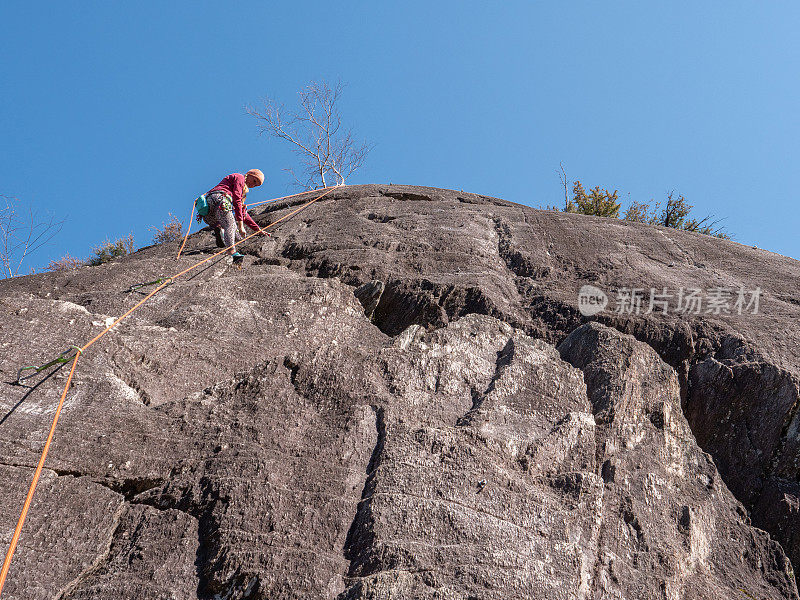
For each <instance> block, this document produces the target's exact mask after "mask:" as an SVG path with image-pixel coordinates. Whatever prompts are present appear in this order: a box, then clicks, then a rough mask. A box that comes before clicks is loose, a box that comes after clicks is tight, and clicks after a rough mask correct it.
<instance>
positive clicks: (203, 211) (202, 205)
mask: <svg viewBox="0 0 800 600" xmlns="http://www.w3.org/2000/svg"><path fill="white" fill-rule="evenodd" d="M194 207H195V209H196V210H197V214H198V215H200V216H201V217H205V216H206V215H207V214H208V200H206V195H205V194H203V195H202V196H200V197H199V198H197V200H195V201H194Z"/></svg>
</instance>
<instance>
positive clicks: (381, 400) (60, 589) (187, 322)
mask: <svg viewBox="0 0 800 600" xmlns="http://www.w3.org/2000/svg"><path fill="white" fill-rule="evenodd" d="M313 197H314V195H313V194H306V195H304V196H298V197H293V198H290V199H288V200H287V201H285V202H281V203H279V204H275V205H267V207H264V208H259V209H255V210H254V211H253V214H254V216H255V218H256V220H257V221H258V222H259V223H261V224H262V225H265V224H267V223H270V222H272V221H274V220H275V219H277V218H279V217H280V216H283V215H285V214H287V212H288V211H289V210H290V209H293V208H295V207H297V206H299V205H300V204H301V203H303V202H304V201H305V200H308V199H310V198H313ZM274 231H275V236H274V238H271V239H268V240H264V241H262V240H261V239H260V238H259V239H258V241H255V242H253V243H250V244H245V245H244V246H243V251H244V252H246V253H247V254H248V256H247V257H246V259H245V269H244V270H243V271H239V270H237V269H235V268H234V267H233V266H231V265H230V264H229V263H228V262H227V261H226V260H225V259H222V258H219V259H214V260H213V261H211V262H210V263H207V264H206V265H204V266H203V267H200V268H199V269H197V272H193V273H192V274H189V275H188V276H185V277H183V278H181V279H179V280H178V281H177V282H176V283H174V284H172V285H170V286H169V287H167V288H166V289H165V290H163V291H162V292H160V293H159V294H158V295H157V296H156V297H154V298H153V299H152V300H151V301H150V302H149V303H147V304H145V305H144V306H143V307H142V308H141V309H140V310H138V311H137V312H135V313H134V314H133V315H132V316H131V317H130V318H129V319H128V320H126V321H125V322H124V323H123V324H122V325H120V326H119V327H118V328H116V329H115V330H113V331H112V333H110V334H109V335H107V336H106V337H105V338H103V340H102V341H100V342H99V343H97V344H96V345H94V346H92V348H90V349H89V350H88V351H87V352H86V353H85V356H84V357H83V358H82V359H81V361H80V362H79V365H78V369H77V372H76V375H75V380H74V385H73V387H72V389H71V390H70V391H69V394H68V396H67V401H66V404H65V408H64V412H63V414H62V417H61V421H60V423H59V429H58V431H57V434H56V438H55V441H54V443H53V446H52V449H51V452H50V455H49V457H48V461H47V465H46V469H45V471H44V474H43V476H42V481H41V483H40V486H39V489H38V491H37V494H36V496H35V499H34V503H33V506H32V508H31V512H30V516H29V518H28V521H27V523H26V525H25V528H24V529H23V534H22V538H21V542H20V546H19V548H18V550H17V554H16V555H15V557H14V562H13V563H12V568H11V572H10V575H9V579H8V582H7V584H6V588H5V589H4V591H3V598H4V600H5V598H9V599H10V598H19V599H23V598H24V599H40V598H41V599H45V598H48V599H49V598H59V599H61V600H68V599H78V598H81V599H89V598H112V599H113V598H120V599H122V598H131V599H142V600H144V599H153V598H164V599H166V598H170V599H180V600H183V599H201V598H202V599H216V598H219V599H223V598H224V599H246V598H251V599H255V598H260V599H267V598H269V599H276V598H298V599H299V598H325V599H337V600H344V599H353V600H355V599H375V600H378V599H390V598H391V599H394V598H430V599H442V600H444V599H448V600H449V599H453V600H455V599H459V600H470V599H484V598H487V599H494V598H496V599H514V598H554V599H561V598H563V599H572V598H582V599H595V598H596V599H599V598H626V599H627V598H643V599H644V598H647V599H650V598H664V599H667V600H673V599H675V600H677V599H683V598H686V599H689V598H698V599H699V598H716V597H720V598H737V597H743V598H748V597H751V598H758V599H759V600H760V599H761V598H797V597H798V596H797V590H796V586H795V582H794V575H793V571H792V567H791V562H790V560H793V561H795V564H800V522H798V505H800V484H798V483H797V481H798V479H799V475H800V472H799V471H798V451H799V450H800V448H798V441H797V440H798V430H800V422H798V421H796V412H797V408H798V406H799V404H798V402H797V400H798V398H799V395H798V373H800V368H799V367H798V365H800V334H799V332H798V322H799V321H798V316H800V315H799V314H798V313H800V297H798V295H797V291H796V290H797V282H798V277H800V264H799V263H797V262H796V261H793V260H791V259H788V258H785V257H781V256H779V255H775V254H770V253H768V252H765V251H763V250H759V249H754V248H750V247H748V246H742V245H740V244H736V243H734V242H730V241H724V240H718V239H715V238H710V237H707V236H701V235H697V234H690V233H686V232H680V231H674V230H668V229H663V228H656V227H651V226H645V225H637V224H629V223H624V222H619V221H615V220H608V219H600V218H592V217H583V216H579V215H567V214H562V213H555V212H549V211H539V210H535V209H531V208H527V207H524V206H520V205H516V204H512V203H509V202H504V201H502V200H497V199H493V198H486V197H482V196H476V195H474V194H466V193H461V192H453V191H447V190H439V189H432V188H419V187H411V186H377V185H369V186H352V187H347V188H343V189H341V190H337V191H336V192H334V193H333V194H330V195H329V196H327V197H326V198H324V199H323V200H320V201H319V202H318V203H317V204H315V205H313V206H311V207H309V208H308V209H307V210H306V211H304V212H302V213H300V214H298V215H297V216H295V217H294V218H293V219H291V220H289V221H286V222H283V223H281V224H280V225H278V226H277V227H276V228H275V230H274ZM176 251H177V245H172V244H170V245H165V246H159V247H151V248H146V249H144V250H142V251H140V252H138V253H136V254H135V255H133V256H130V257H127V258H124V259H120V260H118V261H117V262H115V263H111V264H107V265H103V266H100V267H92V268H90V267H85V268H81V269H78V270H76V271H70V272H64V273H57V274H46V275H36V276H30V277H23V278H19V279H15V280H5V281H2V282H0V315H2V320H0V327H1V328H2V335H1V336H0V344H1V345H2V349H3V352H2V354H0V371H1V372H2V379H3V382H2V383H0V481H2V483H3V485H2V486H0V507H1V508H2V510H0V542H2V544H3V549H4V550H5V548H7V546H8V543H9V541H10V539H11V534H12V532H13V528H14V525H15V523H16V518H17V516H18V514H19V510H20V509H21V506H22V503H23V500H24V497H25V493H26V491H27V486H28V483H29V481H30V479H31V477H32V474H33V468H34V467H35V465H36V461H37V459H38V456H39V453H40V451H41V448H42V445H43V443H44V440H45V438H46V435H47V431H48V429H49V425H50V421H51V419H52V416H53V411H54V409H55V406H56V404H57V401H58V397H59V395H60V392H61V389H62V388H63V385H64V382H65V378H66V369H61V370H58V371H56V372H55V373H53V374H52V375H51V376H50V377H49V378H47V379H44V380H43V381H42V382H41V383H40V384H39V385H37V386H36V387H35V388H33V389H30V388H25V387H20V386H14V385H11V384H10V382H12V381H13V380H14V379H15V378H16V375H17V370H18V369H19V368H20V367H21V366H24V365H30V364H39V363H42V362H45V361H47V360H49V359H50V358H52V357H54V356H56V355H57V354H58V353H60V352H61V351H63V350H65V349H66V348H67V347H69V346H70V345H72V344H78V345H81V344H84V343H85V342H86V341H88V340H89V339H91V338H92V337H93V336H94V335H96V334H97V333H98V332H99V331H101V330H102V329H103V328H104V327H105V326H106V324H107V323H109V322H111V321H110V320H109V319H111V318H113V317H116V316H119V315H120V314H122V313H123V312H125V311H126V310H127V309H128V308H129V307H130V306H132V305H133V304H134V303H135V302H136V301H138V300H139V299H140V298H141V297H142V295H141V294H142V291H138V290H137V291H133V292H131V291H129V288H130V286H132V285H134V284H137V283H141V282H147V281H152V280H153V279H155V278H156V277H158V276H160V275H169V274H171V273H173V272H175V271H177V270H179V269H180V268H185V267H188V266H189V265H191V264H192V263H193V262H197V261H199V260H200V259H202V258H204V257H206V256H208V255H209V254H210V253H212V252H213V251H215V248H213V236H211V234H210V233H208V232H207V231H204V232H200V233H198V234H195V235H193V236H191V237H190V238H189V242H188V244H187V251H186V253H185V255H184V256H183V257H182V258H181V260H180V261H178V262H176V261H175V259H174V255H175V253H176ZM586 284H591V285H593V286H595V287H597V288H599V289H600V290H603V291H605V292H606V293H607V294H608V296H609V299H610V303H609V306H608V308H607V309H606V310H605V311H603V312H601V313H599V314H597V315H595V316H592V317H586V316H584V315H582V314H581V312H580V311H579V310H578V302H577V296H578V290H579V289H580V288H581V286H583V285H586ZM714 287H722V288H726V289H730V290H734V291H738V290H740V289H741V290H747V291H752V290H754V289H756V288H759V289H760V290H761V292H762V294H761V297H760V305H759V309H758V311H757V313H756V314H753V311H752V307H751V310H746V311H742V314H738V311H736V310H735V307H733V305H732V304H731V306H730V307H729V308H730V309H731V310H730V312H731V313H732V314H725V313H724V311H723V312H721V313H720V314H715V313H714V312H713V311H712V312H705V310H706V307H703V310H701V311H700V312H699V314H694V313H688V314H687V313H685V312H684V313H678V312H676V311H673V310H671V309H670V308H669V307H667V310H654V311H649V310H647V309H648V308H649V297H650V293H651V292H650V290H651V288H653V289H655V290H657V291H658V293H663V291H664V288H666V292H667V293H669V292H672V293H673V294H677V293H678V290H679V289H689V288H698V289H701V290H710V289H712V288H714ZM632 288H641V289H643V290H645V295H644V299H643V306H642V310H640V311H639V314H636V312H635V311H633V310H632V311H631V312H630V313H628V312H627V311H623V312H620V313H617V312H616V311H615V310H614V306H613V305H614V304H615V301H616V300H618V299H619V298H621V297H622V295H623V293H624V291H625V290H630V289H632ZM143 291H146V290H143ZM734 299H735V294H734ZM41 379H42V378H39V379H32V380H30V381H31V383H36V382H38V381H39V380H41ZM751 522H752V524H751ZM759 528H763V529H765V530H766V531H764V530H762V529H759ZM781 545H782V547H781ZM787 555H788V557H789V558H788V559H787Z"/></svg>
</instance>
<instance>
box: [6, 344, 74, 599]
mask: <svg viewBox="0 0 800 600" xmlns="http://www.w3.org/2000/svg"><path fill="white" fill-rule="evenodd" d="M80 355H81V352H78V353H77V354H76V355H75V360H73V361H72V368H71V369H70V370H69V377H67V385H65V386H64V392H63V393H62V394H61V400H60V401H59V403H58V408H56V414H55V416H54V417H53V424H52V425H51V426H50V434H49V435H48V436H47V441H46V442H45V444H44V450H42V456H41V457H40V458H39V464H38V465H36V472H35V473H34V474H33V481H32V482H31V486H30V488H29V489H28V495H27V496H26V497H25V505H24V506H23V507H22V513H21V514H20V515H19V520H18V521H17V527H16V529H14V535H13V537H12V538H11V548H10V549H9V551H8V554H7V555H6V560H5V561H4V562H3V570H2V571H0V592H2V591H3V584H4V583H5V581H6V575H8V569H9V567H10V566H11V556H12V555H13V554H14V549H15V548H16V547H17V542H18V541H19V535H20V533H21V532H22V524H23V523H25V517H26V516H27V515H28V509H29V508H30V507H31V501H32V500H33V492H34V491H35V490H36V484H37V483H39V476H40V475H41V474H42V467H44V460H45V458H47V451H48V450H49V449H50V442H52V441H53V434H55V432H56V424H57V423H58V416H59V415H60V414H61V407H62V406H64V399H65V398H66V397H67V391H69V385H70V383H71V382H72V374H73V373H75V365H77V364H78V358H80Z"/></svg>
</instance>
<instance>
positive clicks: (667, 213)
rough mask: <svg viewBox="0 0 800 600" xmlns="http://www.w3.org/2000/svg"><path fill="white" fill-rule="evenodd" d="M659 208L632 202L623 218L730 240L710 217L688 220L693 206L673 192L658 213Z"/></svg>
mask: <svg viewBox="0 0 800 600" xmlns="http://www.w3.org/2000/svg"><path fill="white" fill-rule="evenodd" d="M660 206H661V205H660V203H658V202H656V203H655V205H650V204H649V203H647V202H637V201H635V200H634V201H633V202H632V203H631V205H630V206H629V207H628V209H627V210H626V211H625V217H624V218H625V220H626V221H635V222H637V223H647V224H649V225H660V226H661V227H672V228H673V229H682V230H683V231H694V232H695V233H702V234H704V235H712V236H714V237H718V238H722V239H725V240H729V239H731V237H730V236H729V235H728V234H727V233H725V232H724V231H723V229H722V228H721V227H717V226H716V225H717V223H718V222H719V221H712V220H711V217H703V218H702V219H691V218H689V214H690V213H691V212H692V209H693V208H694V206H692V205H691V204H689V203H688V202H687V201H686V198H684V197H683V196H678V197H677V198H676V197H675V194H674V192H670V193H669V194H667V203H666V205H665V206H664V208H663V209H662V210H661V211H659V207H660Z"/></svg>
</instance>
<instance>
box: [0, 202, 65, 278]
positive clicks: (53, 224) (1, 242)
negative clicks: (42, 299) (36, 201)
mask: <svg viewBox="0 0 800 600" xmlns="http://www.w3.org/2000/svg"><path fill="white" fill-rule="evenodd" d="M63 225H64V221H63V220H62V221H56V220H55V219H54V217H52V216H49V217H40V216H39V215H37V214H36V212H35V211H34V210H33V207H31V206H28V207H22V206H21V203H20V201H19V200H18V199H17V198H12V197H10V196H0V266H1V267H2V273H3V277H16V276H17V275H18V274H19V272H20V270H21V269H22V263H23V262H24V261H25V258H26V257H27V256H29V255H30V254H31V253H32V252H35V251H36V250H38V249H39V248H41V247H42V246H44V245H45V244H47V243H48V242H49V241H50V240H52V239H53V237H55V235H56V234H57V233H58V232H59V231H61V227H62V226H63Z"/></svg>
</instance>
